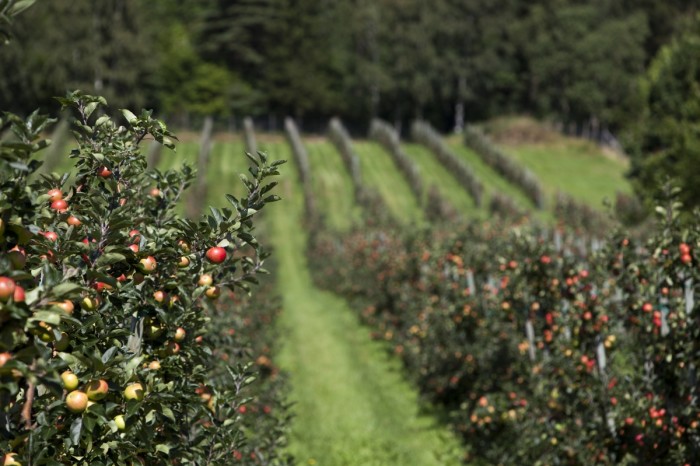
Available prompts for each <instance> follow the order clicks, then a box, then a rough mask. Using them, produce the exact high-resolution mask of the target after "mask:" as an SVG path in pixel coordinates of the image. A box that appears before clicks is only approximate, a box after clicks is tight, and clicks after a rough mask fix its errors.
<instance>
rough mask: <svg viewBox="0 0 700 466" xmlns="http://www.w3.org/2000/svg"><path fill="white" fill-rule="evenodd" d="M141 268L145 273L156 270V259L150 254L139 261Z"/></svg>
mask: <svg viewBox="0 0 700 466" xmlns="http://www.w3.org/2000/svg"><path fill="white" fill-rule="evenodd" d="M139 268H140V269H141V271H142V272H143V273H145V274H149V273H153V272H154V271H155V270H156V259H155V257H153V256H148V257H145V258H143V259H141V260H140V261H139Z"/></svg>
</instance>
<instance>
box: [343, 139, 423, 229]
mask: <svg viewBox="0 0 700 466" xmlns="http://www.w3.org/2000/svg"><path fill="white" fill-rule="evenodd" d="M354 147H355V151H356V153H357V155H358V157H359V159H360V164H361V169H362V176H363V181H364V183H365V185H366V186H367V187H368V188H369V189H375V190H376V191H377V192H378V193H379V195H380V196H381V199H383V201H384V204H385V205H386V209H388V210H389V211H390V212H391V215H392V217H393V218H394V219H395V220H396V221H397V222H398V223H400V224H403V225H406V224H410V223H417V222H418V223H420V222H422V221H423V218H424V217H423V211H422V210H421V206H420V204H419V202H418V199H417V198H416V196H415V195H414V194H413V192H412V191H411V188H410V187H409V185H408V182H407V181H406V179H405V178H404V177H403V176H402V175H401V173H399V172H398V171H397V170H396V167H395V166H394V163H393V162H392V160H391V157H390V156H389V154H387V152H386V151H385V150H384V149H383V148H382V147H381V146H379V145H378V144H377V143H374V142H369V141H356V142H355V144H354Z"/></svg>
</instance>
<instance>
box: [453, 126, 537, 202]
mask: <svg viewBox="0 0 700 466" xmlns="http://www.w3.org/2000/svg"><path fill="white" fill-rule="evenodd" d="M464 141H465V143H466V145H467V146H468V147H469V148H471V149H473V150H474V152H476V153H477V155H479V157H481V159H482V160H483V161H484V162H486V163H487V164H488V165H490V166H491V167H492V168H493V169H494V170H496V171H497V172H498V173H499V174H501V176H503V177H504V178H506V179H507V180H508V181H510V182H511V183H513V184H515V185H517V186H518V187H519V188H520V189H522V190H523V192H524V193H525V194H526V195H527V196H528V197H529V198H530V199H531V200H532V202H533V203H534V204H535V207H537V208H538V209H543V208H544V205H545V200H544V193H543V192H542V186H541V184H540V181H539V180H538V179H537V177H536V176H535V175H534V174H533V173H532V172H531V171H530V170H528V169H526V168H525V167H522V166H521V165H519V164H518V163H517V162H515V161H514V160H513V159H512V158H511V157H510V156H508V155H506V154H505V153H504V152H502V151H501V150H500V149H499V148H498V147H496V146H495V145H494V144H493V142H491V140H490V139H489V138H488V137H487V136H486V135H485V134H484V133H482V132H481V131H480V130H479V129H477V128H475V127H473V126H467V127H466V128H464Z"/></svg>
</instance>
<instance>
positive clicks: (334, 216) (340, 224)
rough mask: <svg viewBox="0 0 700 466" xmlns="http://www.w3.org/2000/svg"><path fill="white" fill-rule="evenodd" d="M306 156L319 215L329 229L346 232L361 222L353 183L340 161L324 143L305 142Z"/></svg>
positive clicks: (332, 147)
mask: <svg viewBox="0 0 700 466" xmlns="http://www.w3.org/2000/svg"><path fill="white" fill-rule="evenodd" d="M304 145H305V146H306V151H307V152H308V154H309V165H310V166H311V178H312V179H313V184H314V192H316V193H322V195H319V196H318V197H317V200H318V203H319V206H320V208H321V211H322V212H323V213H324V214H325V215H326V219H327V220H328V223H329V225H330V226H331V227H332V228H334V229H338V230H348V229H349V228H350V227H351V226H352V225H353V223H357V222H358V221H359V220H360V219H361V214H362V211H361V208H360V207H359V206H357V205H356V204H355V194H354V193H353V188H352V180H351V179H350V174H349V173H348V171H347V169H346V168H345V165H343V159H342V158H341V157H340V154H339V153H338V151H337V150H336V148H335V147H334V146H333V144H331V143H330V142H328V141H327V140H323V141H319V140H308V139H307V140H305V141H304Z"/></svg>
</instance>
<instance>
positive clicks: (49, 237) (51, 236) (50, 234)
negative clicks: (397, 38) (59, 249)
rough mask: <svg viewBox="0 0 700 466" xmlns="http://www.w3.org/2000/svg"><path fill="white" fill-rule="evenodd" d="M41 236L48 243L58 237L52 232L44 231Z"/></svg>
mask: <svg viewBox="0 0 700 466" xmlns="http://www.w3.org/2000/svg"><path fill="white" fill-rule="evenodd" d="M42 234H43V235H44V238H46V239H47V240H49V241H57V240H58V235H57V234H56V232H54V231H45V232H44V233H42Z"/></svg>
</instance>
